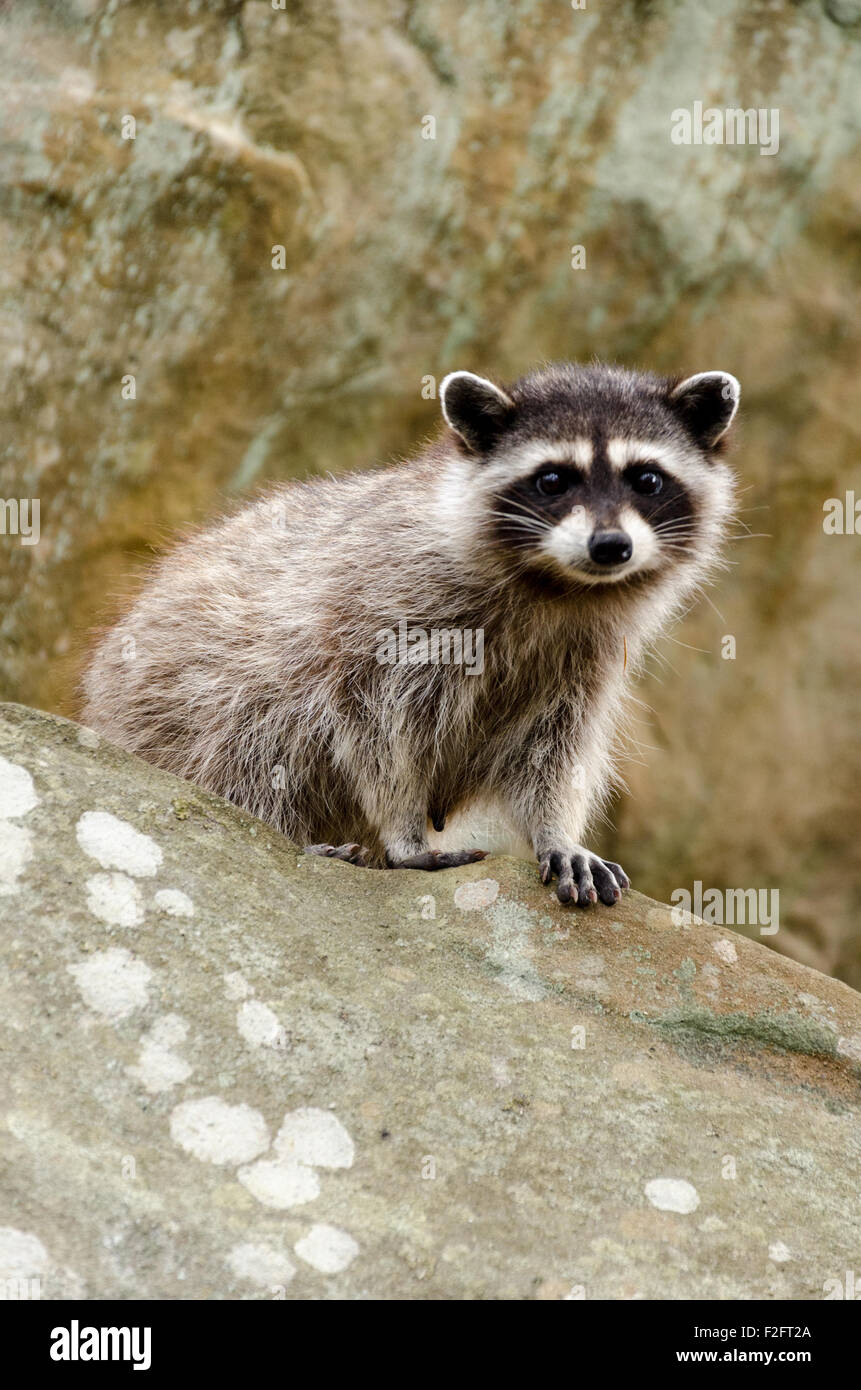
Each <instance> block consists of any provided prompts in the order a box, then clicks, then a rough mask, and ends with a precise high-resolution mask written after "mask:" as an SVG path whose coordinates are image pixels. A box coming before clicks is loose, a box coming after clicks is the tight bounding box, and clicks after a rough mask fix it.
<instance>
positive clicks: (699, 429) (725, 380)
mask: <svg viewBox="0 0 861 1390" xmlns="http://www.w3.org/2000/svg"><path fill="white" fill-rule="evenodd" d="M740 397H741V386H740V385H739V383H738V382H737V381H736V379H735V377H734V376H731V375H730V373H729V372H698V373H697V375H696V376H689V377H688V378H687V379H686V380H685V381H682V382H680V383H679V385H678V386H676V387H675V389H674V390H673V391H672V392H671V393H670V404H671V405H672V406H673V408H674V409H675V411H676V413H677V414H678V415H680V416H681V418H682V420H683V421H684V423H685V424H686V425H687V427H688V429H689V430H690V432H691V434H692V435H693V436H694V438H695V439H696V440H697V441H698V442H699V443H700V444H703V445H704V446H705V447H706V448H707V449H712V448H714V446H715V444H717V443H718V441H719V440H720V439H723V437H724V435H725V434H726V432H727V430H728V429H729V427H730V425H731V424H732V422H733V418H734V416H735V412H736V411H737V410H738V403H739V399H740Z"/></svg>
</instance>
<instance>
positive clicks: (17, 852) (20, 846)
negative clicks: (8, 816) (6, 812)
mask: <svg viewBox="0 0 861 1390" xmlns="http://www.w3.org/2000/svg"><path fill="white" fill-rule="evenodd" d="M32 858H33V836H32V835H31V833H30V831H29V830H25V829H24V827H23V825H13V824H12V822H11V821H5V820H0V898H8V897H11V895H12V894H13V893H18V892H20V891H21V885H20V883H19V882H18V880H19V878H20V877H21V875H22V873H23V872H24V870H25V869H26V867H27V865H28V864H29V863H30V860H31V859H32Z"/></svg>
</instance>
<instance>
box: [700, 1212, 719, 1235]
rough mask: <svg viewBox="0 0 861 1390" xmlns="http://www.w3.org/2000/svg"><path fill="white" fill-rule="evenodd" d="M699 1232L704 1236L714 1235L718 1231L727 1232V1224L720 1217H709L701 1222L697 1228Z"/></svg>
mask: <svg viewBox="0 0 861 1390" xmlns="http://www.w3.org/2000/svg"><path fill="white" fill-rule="evenodd" d="M697 1230H698V1231H702V1232H703V1234H704V1235H707V1236H709V1235H714V1234H715V1232H716V1231H725V1230H726V1222H725V1221H721V1219H720V1217H719V1216H707V1217H706V1218H705V1220H704V1221H701V1222H700V1224H699V1225H698V1226H697Z"/></svg>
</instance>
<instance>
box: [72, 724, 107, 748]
mask: <svg viewBox="0 0 861 1390" xmlns="http://www.w3.org/2000/svg"><path fill="white" fill-rule="evenodd" d="M101 741H102V740H101V739H100V738H99V735H98V734H97V733H96V731H95V729H84V728H81V729H79V730H78V743H79V744H80V745H81V747H82V748H90V749H94V748H98V747H99V745H100V744H101Z"/></svg>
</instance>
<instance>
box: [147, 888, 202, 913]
mask: <svg viewBox="0 0 861 1390" xmlns="http://www.w3.org/2000/svg"><path fill="white" fill-rule="evenodd" d="M153 901H154V903H155V905H156V907H158V908H160V909H161V911H162V912H166V913H167V915H168V916H169V917H193V916H194V903H193V902H192V900H191V898H190V897H189V896H188V894H187V893H183V892H182V891H181V890H180V889H179V888H161V889H160V890H159V892H158V893H156V895H155V898H154V899H153Z"/></svg>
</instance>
